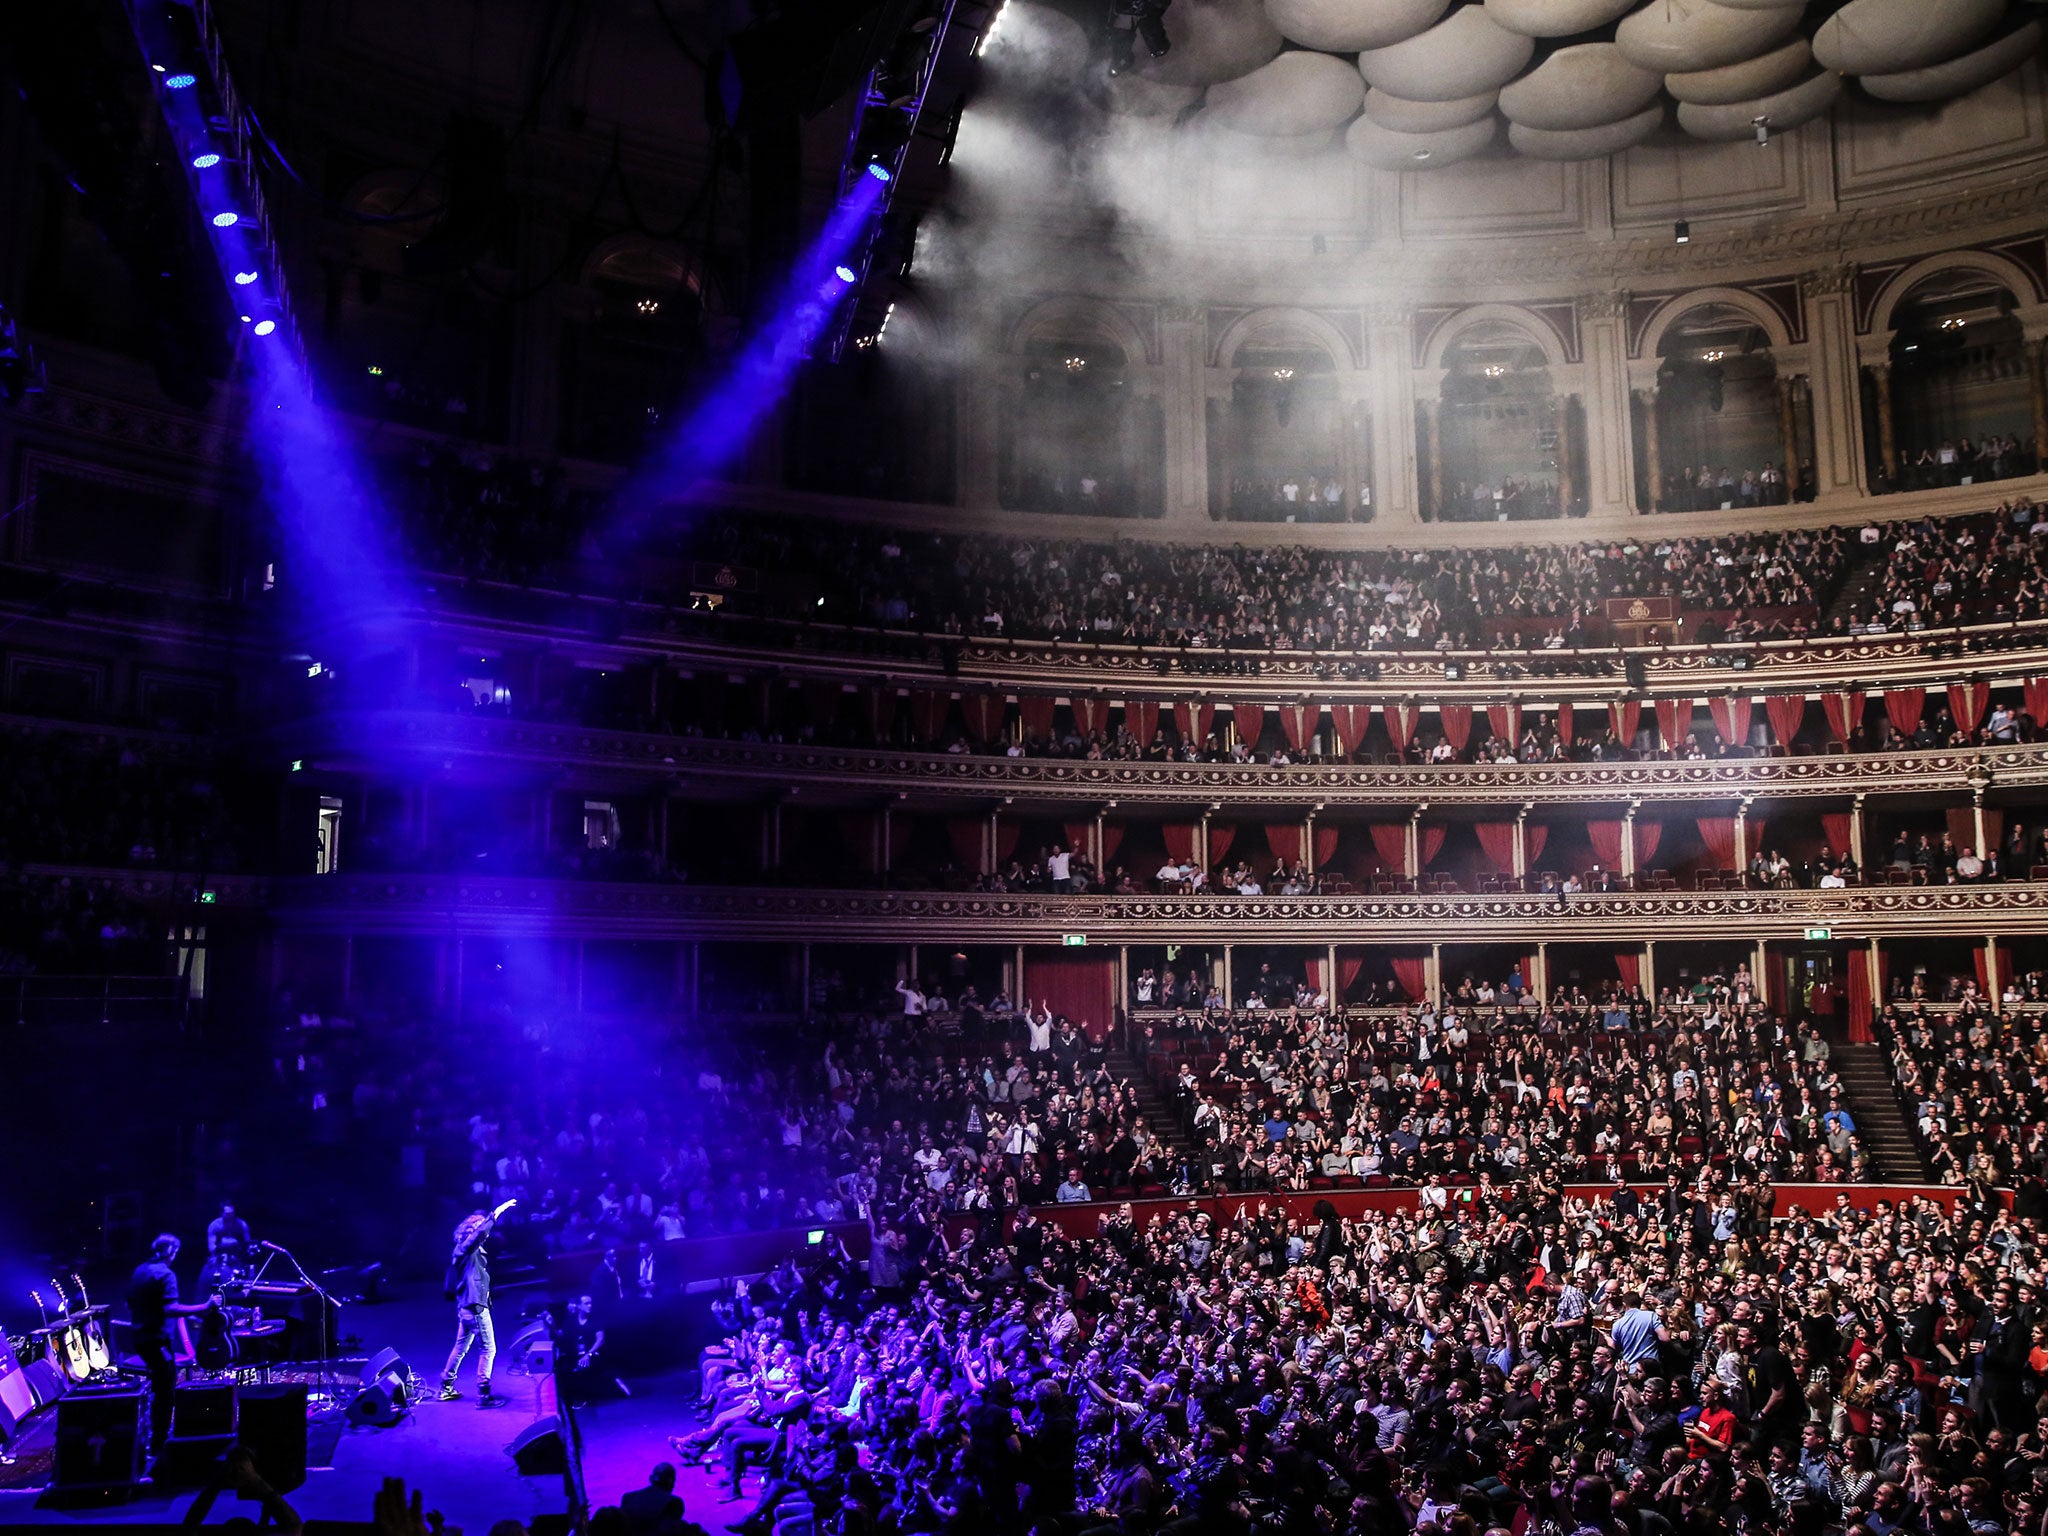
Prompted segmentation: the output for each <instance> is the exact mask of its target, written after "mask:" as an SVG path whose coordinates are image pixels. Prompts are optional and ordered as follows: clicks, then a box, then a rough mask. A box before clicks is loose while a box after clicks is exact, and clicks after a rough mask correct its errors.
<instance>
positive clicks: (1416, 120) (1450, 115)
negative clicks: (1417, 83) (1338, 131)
mask: <svg viewBox="0 0 2048 1536" xmlns="http://www.w3.org/2000/svg"><path fill="white" fill-rule="evenodd" d="M1499 99H1500V92H1498V91H1481V92H1480V93H1479V94H1478V95H1477V96H1461V97H1459V98H1458V100H1456V101H1410V100H1409V99H1408V98H1407V97H1405V96H1396V95H1394V94H1393V93H1392V92H1390V91H1383V90H1381V89H1380V88H1379V87H1378V86H1374V87H1373V88H1372V89H1371V90H1369V91H1367V92H1366V93H1365V115H1366V116H1367V117H1369V118H1371V119H1372V120H1373V121H1374V122H1376V123H1378V124H1379V125H1380V126H1381V127H1382V128H1391V129H1393V130H1394V131H1395V132H1396V133H1442V132H1444V131H1445V130H1446V129H1449V128H1463V127H1464V126H1465V125H1466V124H1467V123H1476V122H1478V121H1479V119H1481V118H1482V117H1484V116H1486V114H1487V113H1489V112H1491V111H1492V110H1493V104H1494V103H1495V102H1496V101H1498V100H1499Z"/></svg>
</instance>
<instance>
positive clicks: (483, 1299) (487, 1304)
mask: <svg viewBox="0 0 2048 1536" xmlns="http://www.w3.org/2000/svg"><path fill="white" fill-rule="evenodd" d="M517 1203H518V1202H517V1201H514V1200H507V1201H506V1202H505V1203H504V1204H503V1205H501V1206H499V1207H498V1208H497V1209H496V1210H495V1211H492V1212H490V1213H489V1214H488V1215H486V1214H485V1213H484V1212H482V1211H471V1212H470V1213H469V1214H468V1215H467V1216H465V1217H463V1218H462V1220H461V1221H460V1222H458V1223H457V1224H456V1227H455V1252H454V1254H453V1255H452V1256H451V1257H450V1258H449V1260H448V1276H447V1284H446V1287H445V1289H446V1294H447V1297H448V1299H449V1300H450V1301H452V1302H454V1303H455V1347H454V1348H453V1349H451V1350H449V1351H448V1364H447V1365H446V1366H444V1367H443V1368H442V1370H441V1401H442V1402H444V1403H452V1402H454V1401H455V1399H457V1398H459V1397H460V1396H462V1394H461V1393H460V1392H458V1391H456V1390H455V1373H456V1372H457V1371H459V1370H460V1369H461V1368H462V1357H463V1356H464V1355H466V1354H468V1353H469V1346H470V1345H471V1344H481V1345H482V1346H483V1353H482V1355H481V1356H480V1357H479V1358H478V1360H477V1363H476V1397H477V1406H478V1407H479V1408H493V1407H496V1406H497V1405H498V1404H499V1403H502V1402H504V1401H505V1399H504V1398H501V1397H497V1396H494V1395H493V1394H492V1392H491V1366H492V1365H493V1364H494V1363H495V1362H496V1361H497V1358H498V1337H497V1334H496V1333H495V1332H493V1330H492V1328H491V1266H490V1262H489V1259H488V1257H487V1255H486V1253H485V1249H484V1245H485V1243H486V1241H487V1240H488V1239H489V1238H490V1235H491V1229H492V1228H494V1227H495V1226H497V1224H498V1218H499V1217H500V1216H502V1215H504V1214H505V1213H506V1212H507V1211H509V1210H510V1209H512V1207H513V1206H514V1205H516V1204H517Z"/></svg>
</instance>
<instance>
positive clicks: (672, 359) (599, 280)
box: [561, 236, 705, 463]
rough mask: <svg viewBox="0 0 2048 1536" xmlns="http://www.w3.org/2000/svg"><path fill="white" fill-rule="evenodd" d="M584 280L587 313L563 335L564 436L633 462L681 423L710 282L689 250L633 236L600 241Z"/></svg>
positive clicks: (572, 445)
mask: <svg viewBox="0 0 2048 1536" xmlns="http://www.w3.org/2000/svg"><path fill="white" fill-rule="evenodd" d="M583 287H584V293H585V297H586V304H585V308H584V311H583V314H582V316H581V317H580V321H579V323H577V324H573V325H570V326H567V327H565V328H564V334H563V337H562V391H561V423H562V445H563V448H564V449H565V451H567V452H569V453H572V454H576V455H578V456H581V457H585V458H594V459H610V460H613V461H615V462H620V463H624V462H629V461H631V460H633V459H636V458H638V457H639V455H640V454H641V453H642V452H644V451H645V449H646V448H647V447H648V445H649V444H650V443H652V442H654V441H658V440H659V438H660V437H661V435H662V434H663V433H664V432H665V431H667V430H672V429H673V427H674V425H675V416H676V412H677V411H678V409H679V408H681V407H682V405H683V404H684V402H685V399H686V397H687V395H688V393H689V391H690V389H691V387H692V386H693V385H694V384H696V383H697V382H698V379H699V376H700V373H701V370H702V368H703V367H704V364H705V356H704V340H703V318H704V311H703V302H702V300H703V294H702V284H701V281H700V279H699V276H698V273H697V271H696V269H695V267H694V266H693V265H692V264H691V263H690V261H689V260H688V259H687V258H686V256H685V255H684V254H683V253H682V252H681V251H679V250H677V249H676V248H674V247H673V246H670V245H667V244H665V243H662V242H659V241H654V240H645V239H641V238H639V237H637V236H628V237H623V238H621V239H618V240H615V241H613V242H611V243H609V244H608V245H605V246H601V247H600V248H599V249H598V251H597V252H596V254H595V255H594V256H593V257H592V259H591V261H590V262H589V264H588V265H587V266H586V267H585V268H584V273H583Z"/></svg>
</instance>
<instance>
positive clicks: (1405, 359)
mask: <svg viewBox="0 0 2048 1536" xmlns="http://www.w3.org/2000/svg"><path fill="white" fill-rule="evenodd" d="M1365 324H1366V354H1367V371H1368V374H1369V385H1368V387H1369V389H1370V392H1371V400H1372V413H1371V415H1370V417H1369V418H1368V425H1369V427H1370V429H1371V432H1372V453H1371V455H1370V457H1371V460H1372V505H1373V520H1374V521H1375V522H1380V523H1399V524H1407V523H1418V522H1420V521H1421V520H1422V495H1421V486H1420V484H1419V477H1418V474H1417V469H1416V460H1415V376H1414V373H1413V372H1412V369H1413V359H1414V352H1415V341H1414V329H1413V321H1412V319H1411V318H1410V316H1409V313H1408V306H1407V305H1406V304H1369V305H1367V306H1366V310H1365Z"/></svg>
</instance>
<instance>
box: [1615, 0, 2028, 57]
mask: <svg viewBox="0 0 2048 1536" xmlns="http://www.w3.org/2000/svg"><path fill="white" fill-rule="evenodd" d="M1913 3H1914V4H1927V3H1929V0H1913ZM1992 3H1993V4H2003V3H2004V0H1992ZM1799 16H1800V7H1798V6H1789V7H1773V8H1772V9H1770V10H1763V11H1746V10H1738V9H1736V8H1735V7H1733V6H1727V5H1720V4H1717V3H1716V0H1649V4H1647V5H1645V6H1644V7H1643V8H1642V9H1641V10H1639V11H1636V12H1635V13H1633V14H1632V15H1629V16H1624V17H1623V18H1622V20H1621V25H1620V26H1618V27H1616V28H1615V29H1614V40H1615V42H1617V43H1618V44H1620V45H1621V51H1622V52H1623V53H1624V54H1626V55H1627V56H1628V58H1629V60H1630V62H1631V63H1635V64H1640V65H1641V66H1642V67H1643V68H1644V69H1654V70H1656V71H1658V72H1659V73H1661V74H1668V73H1670V72H1671V71H1673V70H1693V69H1715V68H1718V67H1719V66H1721V65H1723V64H1733V63H1735V62H1736V61H1737V60H1738V59H1748V58H1754V57H1755V56H1756V55H1757V54H1759V53H1762V52H1763V51H1764V50H1765V49H1767V48H1774V47H1776V46H1777V45H1778V44H1779V43H1781V42H1783V41H1784V40H1785V39H1786V38H1787V37H1789V36H1790V35H1791V34H1792V32H1793V31H1794V30H1796V29H1797V28H1798V26H1799Z"/></svg>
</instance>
